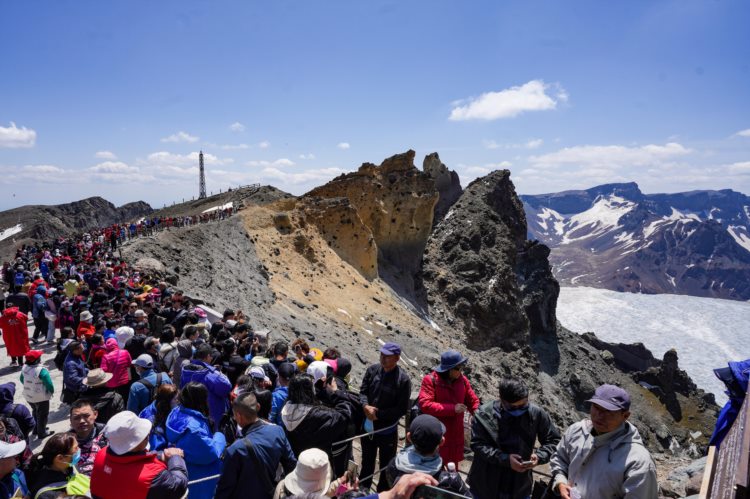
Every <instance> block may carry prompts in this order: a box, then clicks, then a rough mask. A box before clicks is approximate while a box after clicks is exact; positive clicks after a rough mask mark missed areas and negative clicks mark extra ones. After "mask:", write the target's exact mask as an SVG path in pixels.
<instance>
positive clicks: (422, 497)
mask: <svg viewBox="0 0 750 499" xmlns="http://www.w3.org/2000/svg"><path fill="white" fill-rule="evenodd" d="M412 498H414V499H469V498H468V497H466V496H462V495H461V494H456V493H455V492H451V491H450V490H445V489H440V488H438V487H433V486H432V485H420V486H419V487H417V488H416V490H415V491H414V494H412Z"/></svg>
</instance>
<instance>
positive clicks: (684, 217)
mask: <svg viewBox="0 0 750 499" xmlns="http://www.w3.org/2000/svg"><path fill="white" fill-rule="evenodd" d="M692 221H696V222H700V221H701V217H699V216H698V215H696V214H695V213H690V212H687V211H686V212H681V211H680V210H678V209H676V208H672V214H671V215H669V216H668V217H662V218H660V219H659V220H655V221H653V222H651V223H650V224H648V225H647V226H646V228H645V229H643V237H645V238H648V237H649V236H650V235H651V234H653V233H654V232H655V231H656V229H658V228H659V227H660V226H662V225H665V224H668V223H670V222H671V223H683V224H684V223H688V222H692Z"/></svg>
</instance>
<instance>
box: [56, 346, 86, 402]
mask: <svg viewBox="0 0 750 499" xmlns="http://www.w3.org/2000/svg"><path fill="white" fill-rule="evenodd" d="M88 372H89V369H88V367H86V363H85V362H84V361H83V345H82V344H81V343H80V342H78V341H73V342H71V344H70V345H69V346H68V355H67V356H66V357H65V365H64V367H63V399H62V401H63V403H66V404H71V403H73V401H75V400H76V399H78V398H79V397H80V396H81V394H83V393H84V392H85V391H86V388H87V387H86V385H84V384H83V380H84V379H86V374H87V373H88Z"/></svg>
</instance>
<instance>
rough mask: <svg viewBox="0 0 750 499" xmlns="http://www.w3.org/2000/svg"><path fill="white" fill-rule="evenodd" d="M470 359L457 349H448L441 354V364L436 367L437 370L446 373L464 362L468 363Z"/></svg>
mask: <svg viewBox="0 0 750 499" xmlns="http://www.w3.org/2000/svg"><path fill="white" fill-rule="evenodd" d="M468 361H469V359H468V358H467V357H464V356H463V355H461V353H460V352H457V351H455V350H448V351H447V352H443V353H442V355H440V365H438V366H437V367H435V371H436V372H439V373H444V372H446V371H450V370H451V369H454V368H456V367H458V366H460V365H462V364H466V363H467V362H468Z"/></svg>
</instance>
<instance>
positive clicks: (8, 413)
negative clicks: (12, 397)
mask: <svg viewBox="0 0 750 499" xmlns="http://www.w3.org/2000/svg"><path fill="white" fill-rule="evenodd" d="M16 407H17V404H8V405H7V406H5V410H4V411H3V415H2V416H0V421H2V422H3V424H4V425H5V431H6V432H7V433H9V434H10V435H15V436H17V437H19V438H21V440H28V438H29V435H28V434H26V433H24V432H23V430H22V429H21V425H20V424H18V420H17V419H16V418H15V417H13V411H15V410H16ZM32 429H33V428H32ZM29 433H31V430H29Z"/></svg>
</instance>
